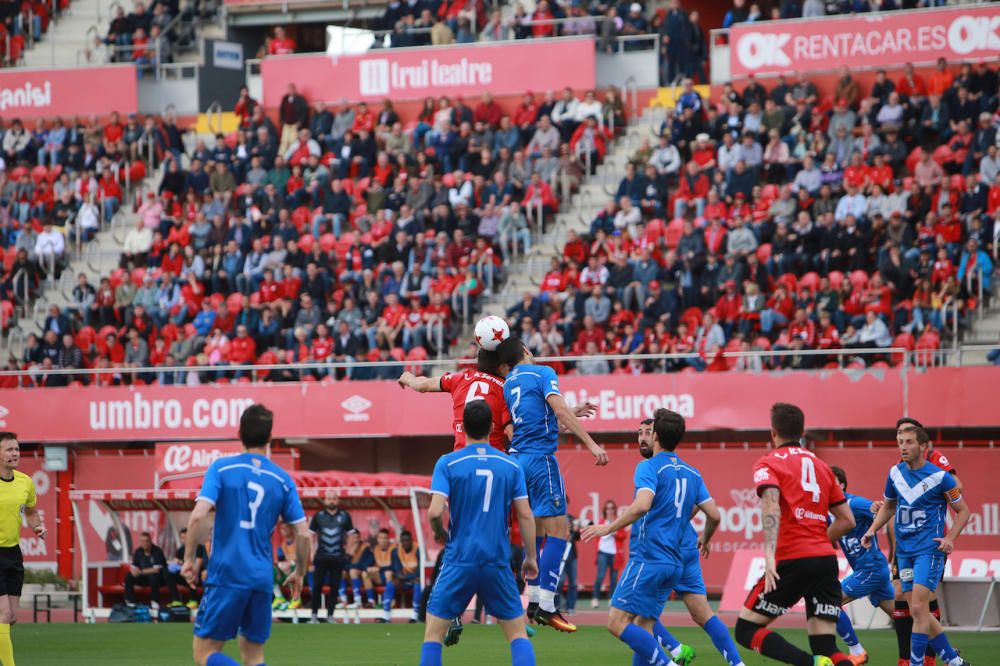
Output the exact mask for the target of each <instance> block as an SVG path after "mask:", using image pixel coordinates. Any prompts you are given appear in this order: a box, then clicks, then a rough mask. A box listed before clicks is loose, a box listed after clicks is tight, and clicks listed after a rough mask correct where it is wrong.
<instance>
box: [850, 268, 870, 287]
mask: <svg viewBox="0 0 1000 666" xmlns="http://www.w3.org/2000/svg"><path fill="white" fill-rule="evenodd" d="M851 286H853V287H854V288H855V289H864V288H865V287H867V286H868V273H866V272H865V271H862V270H856V271H852V272H851Z"/></svg>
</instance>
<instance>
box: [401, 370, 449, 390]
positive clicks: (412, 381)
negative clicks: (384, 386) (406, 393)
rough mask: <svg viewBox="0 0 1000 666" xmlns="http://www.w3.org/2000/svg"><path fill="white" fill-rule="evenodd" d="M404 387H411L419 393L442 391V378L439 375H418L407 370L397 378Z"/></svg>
mask: <svg viewBox="0 0 1000 666" xmlns="http://www.w3.org/2000/svg"><path fill="white" fill-rule="evenodd" d="M396 381H397V382H398V383H399V385H400V386H401V387H403V388H410V389H413V390H414V391H416V392H417V393H440V392H441V380H440V379H438V378H437V377H417V376H416V375H415V374H413V373H412V372H410V371H409V370H407V371H406V372H404V373H403V374H401V375H400V376H399V379H397V380H396Z"/></svg>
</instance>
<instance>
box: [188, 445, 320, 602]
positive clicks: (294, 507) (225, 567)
mask: <svg viewBox="0 0 1000 666" xmlns="http://www.w3.org/2000/svg"><path fill="white" fill-rule="evenodd" d="M198 499H199V500H205V501H207V502H210V503H211V504H212V505H214V506H215V528H214V530H213V533H212V555H211V557H210V558H209V561H208V578H207V580H206V583H207V584H208V585H218V586H220V587H237V588H246V589H251V590H261V591H268V590H270V589H271V588H272V586H273V584H274V572H273V569H272V563H271V533H272V532H273V531H274V527H275V525H277V523H278V518H281V519H282V520H283V521H285V522H286V523H290V524H294V523H299V522H302V521H304V520H305V519H306V514H305V513H304V512H303V511H302V502H301V501H300V500H299V494H298V493H297V492H296V490H295V482H294V481H292V477H290V476H289V475H288V473H287V472H285V470H283V469H281V468H280V467H278V466H277V465H275V464H274V463H273V462H271V461H270V460H268V459H267V458H266V457H264V456H261V455H257V454H256V453H241V454H239V455H237V456H232V457H228V458H221V459H219V460H216V461H215V462H214V463H212V465H211V466H210V467H209V468H208V471H207V472H206V473H205V481H204V484H203V485H202V487H201V492H200V493H199V494H198Z"/></svg>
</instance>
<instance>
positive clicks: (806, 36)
mask: <svg viewBox="0 0 1000 666" xmlns="http://www.w3.org/2000/svg"><path fill="white" fill-rule="evenodd" d="M998 55H1000V6H998V5H995V4H986V5H982V6H970V5H962V6H960V7H954V8H951V9H934V10H917V11H908V12H878V13H872V14H858V15H851V16H845V17H829V18H820V19H816V20H792V21H767V22H763V23H740V24H738V25H735V26H733V27H732V28H731V29H730V33H729V60H730V72H731V75H732V76H733V78H740V77H746V76H750V75H751V74H753V75H761V74H781V73H785V72H802V71H807V72H808V71H820V70H834V69H839V68H840V67H850V68H865V67H874V66H878V67H895V66H901V65H903V64H905V63H907V62H912V63H930V62H934V61H935V60H936V59H937V58H939V57H942V58H945V59H947V60H970V59H978V58H988V59H995V58H996V57H997V56H998Z"/></svg>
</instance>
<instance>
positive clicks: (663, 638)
mask: <svg viewBox="0 0 1000 666" xmlns="http://www.w3.org/2000/svg"><path fill="white" fill-rule="evenodd" d="M638 442H639V454H640V455H641V456H642V457H643V458H645V459H647V460H648V459H650V458H652V457H653V419H643V420H642V421H641V422H640V424H639V438H638ZM681 464H684V463H681ZM688 467H690V465H688ZM691 469H692V470H694V468H693V467H691ZM705 493H706V495H707V494H708V491H707V489H706V491H705ZM694 510H695V511H701V512H702V513H704V514H705V531H704V532H703V533H702V535H701V536H699V535H698V532H696V531H695V529H694V526H693V525H691V524H690V523H689V524H688V527H687V529H685V531H684V539H683V541H682V542H681V577H680V580H679V581H678V583H677V585H676V587H674V592H675V593H676V594H677V596H679V597H681V599H682V600H683V601H684V605H685V606H686V607H687V609H688V613H689V614H690V615H691V619H692V620H694V621H695V622H697V623H698V626H699V627H701V628H702V629H704V630H705V633H707V634H708V636H709V638H711V639H712V644H713V645H714V646H715V649H716V650H718V651H719V654H721V655H722V658H723V659H725V660H726V663H727V664H729V666H742V664H743V658H742V657H740V653H739V650H738V649H737V647H736V644H735V643H733V638H732V636H730V635H729V630H728V629H726V625H724V624H723V623H722V621H721V620H720V619H719V618H718V617H716V616H715V614H714V613H712V607H711V606H709V605H708V596H707V594H706V590H705V579H704V577H703V576H702V573H701V561H700V559H699V558H700V557H701V556H702V555H704V556H705V557H708V554H709V547H708V545H709V542H710V541H711V539H712V535H713V534H715V530H716V528H717V527H718V526H719V522H720V521H721V518H722V517H721V515H720V514H719V509H718V508H717V507H716V506H715V500H714V499H712V497H711V496H710V495H709V496H708V497H707V499H703V500H702V501H700V502H697V503H696V504H695V506H694ZM653 635H654V636H656V640H658V641H659V642H660V645H661V646H663V649H664V650H665V651H666V652H669V653H670V654H671V656H672V657H673V658H674V661H676V662H677V663H678V664H679V665H680V666H686V665H687V664H689V663H691V661H692V660H693V659H694V657H695V653H694V649H692V648H691V646H689V645H684V644H683V643H681V642H680V641H679V640H677V639H676V638H675V637H674V636H673V634H671V633H670V632H669V631H668V630H667V628H666V627H664V626H663V623H662V622H660V621H659V620H657V621H656V623H655V624H654V625H653Z"/></svg>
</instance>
